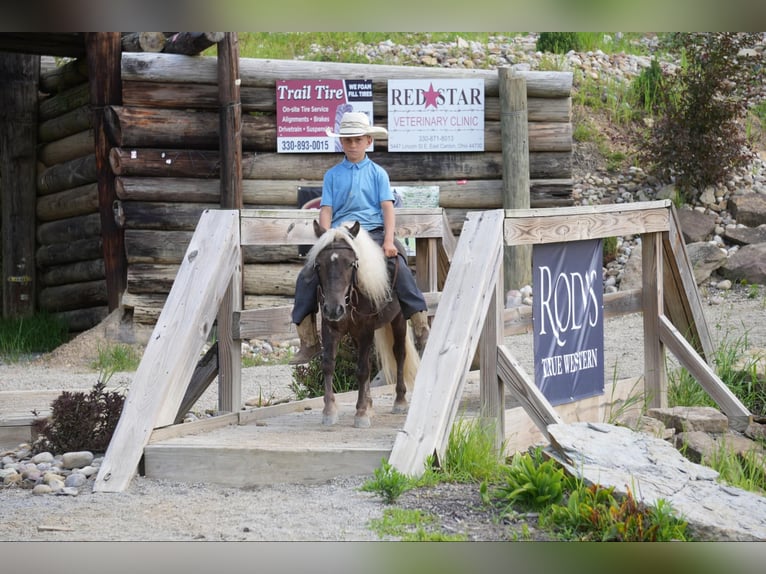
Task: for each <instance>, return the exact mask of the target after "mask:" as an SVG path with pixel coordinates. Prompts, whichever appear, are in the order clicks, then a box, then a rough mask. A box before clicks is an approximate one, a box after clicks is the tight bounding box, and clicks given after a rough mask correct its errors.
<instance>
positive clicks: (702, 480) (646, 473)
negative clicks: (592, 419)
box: [547, 423, 766, 541]
mask: <svg viewBox="0 0 766 574" xmlns="http://www.w3.org/2000/svg"><path fill="white" fill-rule="evenodd" d="M548 432H549V433H550V436H551V437H552V443H551V446H549V447H548V448H547V452H548V453H549V454H550V455H551V456H552V457H553V458H555V459H556V460H557V461H559V462H560V463H561V464H563V465H564V466H565V467H566V468H567V470H568V472H571V473H572V474H574V475H576V476H580V477H582V478H583V479H584V480H585V481H586V482H587V483H592V484H601V485H602V486H613V487H614V489H615V493H616V494H620V495H625V494H627V490H628V489H630V491H631V492H632V494H633V496H634V497H635V499H636V500H638V501H641V502H643V503H645V504H649V505H655V504H656V503H657V501H658V500H659V499H664V500H665V501H667V502H669V503H670V504H671V506H672V507H673V509H674V510H675V511H676V513H677V514H678V515H679V516H681V517H683V519H684V520H686V521H687V522H688V525H689V530H690V532H691V533H692V534H693V536H695V538H696V539H698V540H715V541H758V540H761V541H762V540H766V498H764V497H762V496H759V495H758V494H755V493H752V492H748V491H746V490H742V489H740V488H734V487H729V486H725V485H723V484H720V483H719V482H717V481H716V478H717V477H718V473H717V472H716V471H715V470H713V469H711V468H709V467H706V466H702V465H699V464H695V463H693V462H691V461H690V460H687V459H686V458H684V456H683V455H682V454H681V453H679V452H678V451H677V450H676V449H675V448H674V447H673V446H672V445H671V444H670V443H668V442H666V441H664V440H662V439H658V438H654V437H652V436H650V435H648V434H645V433H639V432H635V431H633V430H631V429H629V428H627V427H620V426H616V425H611V424H607V423H573V424H556V425H550V426H548Z"/></svg>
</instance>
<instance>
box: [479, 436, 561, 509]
mask: <svg viewBox="0 0 766 574" xmlns="http://www.w3.org/2000/svg"><path fill="white" fill-rule="evenodd" d="M563 493H564V470H563V469H562V468H561V467H560V466H559V465H558V464H557V463H556V461H554V460H552V459H549V460H544V458H543V454H542V449H540V448H539V447H537V448H535V449H533V450H532V451H531V452H526V453H516V454H514V455H513V457H512V458H511V462H510V464H509V465H508V466H506V467H504V469H503V474H502V478H501V482H500V486H499V487H498V488H497V489H496V490H495V491H494V493H493V494H492V495H491V497H492V498H493V499H494V500H495V501H497V502H499V503H500V504H502V505H504V506H505V511H506V512H507V510H508V509H509V508H510V507H511V506H514V505H518V506H521V507H522V508H525V509H528V510H540V509H542V508H545V507H547V506H550V505H551V504H556V503H558V502H559V501H561V499H562V497H563Z"/></svg>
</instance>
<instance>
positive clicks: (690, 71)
mask: <svg viewBox="0 0 766 574" xmlns="http://www.w3.org/2000/svg"><path fill="white" fill-rule="evenodd" d="M758 36H759V35H758V34H755V33H741V34H740V33H729V32H722V33H680V34H678V35H677V36H676V37H675V38H674V42H675V43H677V45H678V46H680V49H681V50H682V53H683V55H684V62H683V63H682V66H681V69H680V70H679V71H678V72H677V74H676V75H675V76H673V77H672V78H671V77H667V78H666V80H667V81H666V82H664V85H665V89H662V90H659V91H658V92H656V93H655V95H656V100H655V101H656V109H657V110H658V111H659V115H658V116H657V117H656V118H655V119H654V122H653V126H652V128H651V130H650V131H649V137H646V138H645V139H644V141H643V144H642V145H641V151H640V156H641V158H642V160H643V161H644V162H645V163H646V165H648V166H650V171H651V172H653V173H654V174H655V175H657V176H658V177H659V178H661V179H663V180H666V181H668V180H670V179H671V178H675V181H676V184H677V185H678V186H679V188H680V190H681V191H682V192H683V194H684V196H685V200H686V201H689V200H692V199H695V198H696V196H697V195H698V194H700V193H701V192H702V190H704V189H705V187H707V186H710V185H715V184H718V183H720V182H722V181H723V180H724V179H725V177H726V176H727V175H728V174H729V173H730V172H731V171H732V170H734V169H736V168H737V167H740V166H742V165H744V164H745V163H746V162H747V161H748V159H749V157H750V155H751V152H750V150H749V149H748V147H747V140H746V138H745V136H744V133H743V131H744V130H743V129H742V128H741V125H740V121H741V120H742V119H744V117H745V115H746V112H747V109H748V104H749V101H750V100H752V99H753V97H754V93H755V92H754V90H755V89H756V88H757V87H758V86H759V85H760V81H759V78H760V76H762V75H763V73H764V70H763V68H762V67H759V66H757V65H756V63H755V62H752V61H750V59H749V58H748V57H747V56H743V55H742V54H743V53H746V52H743V50H745V49H746V48H751V47H753V46H754V45H755V44H756V42H757V41H758V39H759V38H758Z"/></svg>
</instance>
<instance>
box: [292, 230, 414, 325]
mask: <svg viewBox="0 0 766 574" xmlns="http://www.w3.org/2000/svg"><path fill="white" fill-rule="evenodd" d="M369 234H370V236H371V237H372V238H373V239H374V240H375V241H377V242H378V245H383V229H382V228H380V229H375V230H373V231H370V232H369ZM391 259H393V258H389V266H390V265H391ZM396 264H397V265H398V266H399V269H398V270H397V272H396V282H395V283H394V291H395V292H396V296H397V297H398V299H399V304H400V305H401V307H402V313H403V314H404V317H405V318H406V319H409V318H410V317H411V316H412V315H414V314H415V313H417V312H418V311H425V310H426V309H428V305H427V304H426V300H425V298H424V297H423V293H422V292H421V291H420V289H419V288H418V286H417V283H416V282H415V276H414V275H413V274H412V271H410V268H409V266H408V265H407V261H406V260H405V259H404V256H403V255H402V254H401V253H400V254H399V255H397V257H396ZM318 285H319V278H318V277H317V274H316V272H315V271H314V270H313V269H311V268H309V267H306V266H304V267H303V269H301V272H300V273H299V274H298V279H297V280H296V281H295V302H294V304H293V323H295V324H298V323H300V322H301V321H303V319H304V318H305V317H306V316H307V315H310V314H312V313H317V312H318V311H319V305H318V303H317V286H318Z"/></svg>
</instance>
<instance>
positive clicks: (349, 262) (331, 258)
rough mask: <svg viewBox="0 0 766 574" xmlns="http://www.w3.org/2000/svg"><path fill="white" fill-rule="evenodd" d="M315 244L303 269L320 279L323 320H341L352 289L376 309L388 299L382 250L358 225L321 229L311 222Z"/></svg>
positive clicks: (388, 289)
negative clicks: (305, 267) (309, 267)
mask: <svg viewBox="0 0 766 574" xmlns="http://www.w3.org/2000/svg"><path fill="white" fill-rule="evenodd" d="M314 231H315V233H316V235H317V237H318V240H317V242H316V243H315V244H314V246H313V247H312V248H311V250H310V251H309V252H308V254H307V258H306V265H309V266H312V267H313V268H314V269H315V270H316V273H317V275H318V276H319V285H320V289H321V297H320V305H321V306H322V316H323V317H325V318H326V319H328V320H330V321H339V320H340V319H342V318H343V316H344V315H345V313H346V310H347V308H348V305H349V303H350V295H351V293H352V291H353V290H354V289H358V290H359V292H360V293H361V294H362V295H364V296H365V297H367V298H368V299H369V300H370V302H371V303H372V305H373V307H374V308H375V309H379V308H381V307H383V306H384V305H385V303H386V302H388V301H389V300H390V298H391V287H390V285H389V280H388V270H387V267H386V257H385V255H384V254H383V250H382V249H381V247H380V246H379V245H378V244H377V243H376V242H375V240H374V239H372V237H370V235H369V234H368V233H367V232H366V231H365V230H364V229H363V228H362V227H361V226H360V225H359V222H358V221H357V222H354V223H349V224H342V225H341V226H339V227H335V228H332V229H323V228H322V227H321V226H320V225H319V223H318V222H317V221H316V220H315V221H314Z"/></svg>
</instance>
